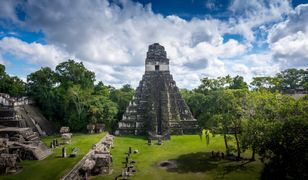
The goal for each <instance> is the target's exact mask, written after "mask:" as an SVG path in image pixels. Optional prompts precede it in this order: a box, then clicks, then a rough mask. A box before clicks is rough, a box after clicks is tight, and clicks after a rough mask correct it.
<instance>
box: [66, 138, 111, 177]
mask: <svg viewBox="0 0 308 180" xmlns="http://www.w3.org/2000/svg"><path fill="white" fill-rule="evenodd" d="M106 142H111V144H113V136H112V135H109V134H107V135H106V136H105V137H104V138H103V139H101V140H100V141H99V142H98V143H96V144H94V145H93V148H92V149H91V150H90V151H89V152H88V153H87V154H86V155H85V156H84V157H83V158H82V159H81V161H79V163H77V164H76V165H75V167H74V168H73V169H72V170H71V171H70V172H69V173H67V174H66V175H65V176H64V177H62V178H61V180H72V179H76V180H79V179H89V178H88V177H89V176H96V175H109V174H111V173H112V155H111V153H110V148H111V147H110V148H109V147H108V146H106V145H105V144H106ZM109 144H110V143H109Z"/></svg>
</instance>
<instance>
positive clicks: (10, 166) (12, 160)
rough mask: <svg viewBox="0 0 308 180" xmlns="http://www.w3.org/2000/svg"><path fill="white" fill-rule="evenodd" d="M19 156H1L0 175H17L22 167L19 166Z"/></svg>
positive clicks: (3, 154) (4, 154)
mask: <svg viewBox="0 0 308 180" xmlns="http://www.w3.org/2000/svg"><path fill="white" fill-rule="evenodd" d="M18 159H19V158H18V156H17V155H16V154H7V153H1V154H0V174H9V173H16V172H17V171H19V170H21V169H22V167H21V166H20V165H18V163H17V160H18Z"/></svg>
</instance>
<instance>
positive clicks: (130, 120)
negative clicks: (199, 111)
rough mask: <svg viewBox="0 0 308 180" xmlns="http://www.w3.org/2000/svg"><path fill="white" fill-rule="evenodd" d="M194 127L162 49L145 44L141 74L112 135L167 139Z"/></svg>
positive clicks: (190, 131) (189, 130)
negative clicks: (146, 50) (143, 69)
mask: <svg viewBox="0 0 308 180" xmlns="http://www.w3.org/2000/svg"><path fill="white" fill-rule="evenodd" d="M197 129H198V125H197V121H196V119H194V118H193V116H192V114H191V112H190V110H189V108H188V106H187V105H186V103H185V101H184V99H183V98H182V96H181V94H180V92H179V89H178V87H177V86H176V83H175V81H174V80H173V78H172V75H171V74H170V71H169V59H168V58H167V53H166V51H165V48H164V47H163V46H161V45H159V44H158V43H154V44H152V45H150V46H149V50H148V52H147V57H146V59H145V74H144V75H143V77H142V80H141V81H140V83H139V86H138V88H137V89H136V93H135V95H134V97H133V99H132V100H131V102H130V103H129V106H128V107H127V109H126V112H125V113H124V115H123V118H122V120H121V121H120V122H119V124H118V129H117V131H116V134H118V135H124V134H135V135H148V136H149V137H150V138H152V139H157V138H162V139H170V134H191V133H195V132H196V131H197Z"/></svg>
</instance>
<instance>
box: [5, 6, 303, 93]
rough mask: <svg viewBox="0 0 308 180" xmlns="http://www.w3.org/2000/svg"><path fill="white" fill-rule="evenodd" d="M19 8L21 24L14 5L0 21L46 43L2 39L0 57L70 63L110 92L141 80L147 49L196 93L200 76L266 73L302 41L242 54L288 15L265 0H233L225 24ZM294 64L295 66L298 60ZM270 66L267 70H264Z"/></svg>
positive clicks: (118, 11)
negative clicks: (154, 47) (161, 51)
mask: <svg viewBox="0 0 308 180" xmlns="http://www.w3.org/2000/svg"><path fill="white" fill-rule="evenodd" d="M12 2H13V1H12ZM16 2H18V1H16ZM208 2H212V1H208ZM19 3H23V5H22V7H23V10H24V11H25V14H26V18H25V21H21V20H18V18H17V17H16V14H14V13H12V12H13V10H14V8H12V7H15V6H16V3H15V1H14V3H6V6H5V7H1V8H2V9H6V10H5V11H3V12H4V13H2V14H1V13H0V18H1V17H6V18H8V19H10V20H11V21H13V22H16V24H17V25H19V26H20V27H21V28H25V29H27V30H31V31H35V32H38V31H41V32H42V33H43V34H44V36H45V40H46V42H47V43H48V44H47V45H43V44H40V43H37V42H33V43H27V42H24V41H22V40H19V39H16V38H4V39H2V40H0V53H2V54H4V53H12V54H14V55H15V56H16V57H18V58H19V59H25V60H27V61H28V62H29V63H33V64H37V65H40V66H51V67H54V66H55V65H56V64H57V63H59V62H62V61H64V60H66V59H68V58H71V57H75V59H78V60H82V61H83V62H84V64H85V66H86V67H87V68H89V69H90V70H92V71H94V72H95V73H96V75H97V78H96V79H97V80H102V81H103V82H104V83H106V84H111V85H115V86H117V87H119V86H121V85H122V84H125V83H129V84H132V85H133V86H137V85H138V82H139V81H140V80H141V76H142V74H143V73H144V67H143V64H144V60H145V56H146V51H147V47H148V45H149V44H152V43H154V42H159V43H160V44H161V45H163V46H164V47H165V49H166V51H167V54H168V57H169V58H170V63H171V67H170V69H171V73H172V74H173V76H174V78H175V79H176V81H177V84H178V85H179V87H181V88H183V87H189V88H193V87H196V86H197V85H198V84H199V82H200V81H199V79H200V78H202V77H204V76H210V77H217V76H223V75H227V74H234V73H241V75H243V76H247V77H251V76H252V75H259V74H272V72H273V71H275V72H276V70H277V69H279V66H277V69H275V68H276V65H275V66H273V63H274V62H276V63H277V61H273V60H274V59H275V58H276V57H278V56H277V55H279V54H280V55H283V56H284V58H286V59H287V58H289V56H286V54H285V51H283V49H282V48H281V44H282V43H289V42H290V43H289V44H290V45H292V43H291V41H292V42H294V43H293V45H292V46H296V47H298V48H297V49H298V51H300V48H301V47H302V46H305V45H306V44H305V43H304V44H303V43H300V42H299V40H300V39H301V38H303V37H302V35H301V36H300V35H297V37H293V36H295V35H293V36H290V37H289V36H288V38H285V39H284V40H283V39H281V41H280V40H278V41H275V42H274V41H269V43H270V48H271V49H272V50H273V51H274V52H275V53H272V52H266V53H264V52H260V53H257V52H253V53H251V52H250V51H251V48H252V44H253V43H254V42H255V41H256V34H255V29H259V30H260V31H262V32H264V34H266V33H267V31H268V28H269V26H267V24H268V23H277V22H280V21H282V20H283V16H284V15H285V14H288V13H290V12H292V11H291V7H290V4H289V2H288V1H280V0H273V1H269V3H268V4H267V5H265V4H266V3H265V1H256V0H252V1H246V0H234V1H233V2H232V4H231V6H230V8H229V9H230V11H231V12H232V18H229V19H228V20H219V19H213V18H211V17H208V18H203V19H198V18H193V19H192V20H189V21H188V20H184V19H182V18H180V17H178V16H176V15H170V16H166V17H164V16H162V15H160V14H155V13H154V12H153V11H152V8H151V5H147V6H143V5H141V4H140V3H136V2H132V1H130V0H118V1H107V0H98V1H82V0H74V1H73V0H71V1H62V0H55V1H47V0H41V1H37V0H28V1H24V2H23V1H21V2H19ZM1 8H0V11H1ZM304 10H305V9H304V8H297V10H295V11H294V12H292V13H293V14H292V13H291V15H290V16H292V15H293V16H296V15H297V14H301V15H302V14H305V13H303V11H304ZM305 11H306V10H305ZM1 15H2V16H1ZM235 15H236V16H235ZM289 19H292V17H290V18H289ZM293 19H296V18H293ZM289 21H291V20H289ZM283 23H284V24H285V26H287V25H286V24H288V23H287V22H283ZM295 24H296V22H295ZM280 26H282V25H280ZM280 26H279V25H277V26H275V27H274V28H273V29H271V30H270V36H271V37H273V38H272V39H274V36H275V38H276V35H275V32H274V31H275V30H274V29H275V28H276V29H277V31H278V29H279V27H280ZM284 28H285V27H284ZM295 29H296V28H295ZM290 32H291V31H290ZM292 32H293V31H292ZM302 32H303V33H304V31H302ZM226 33H230V34H239V35H240V36H242V37H244V41H238V40H235V39H229V40H228V41H224V39H223V37H224V35H225V34H226ZM286 34H287V35H289V33H286ZM304 34H305V33H304ZM304 37H306V36H305V35H304ZM276 39H277V38H276ZM278 39H279V38H278ZM282 40H283V41H282ZM275 43H276V44H275ZM295 44H296V45H295ZM298 51H297V50H294V53H293V54H291V55H292V57H294V54H297V55H299V56H298V57H303V56H302V55H300V54H299V53H298ZM274 57H275V58H274ZM290 57H291V56H290ZM304 57H306V56H304ZM280 58H281V56H280ZM281 62H282V61H279V62H278V63H281ZM299 62H302V61H301V60H300V59H299ZM270 67H275V68H273V69H272V71H271V68H270Z"/></svg>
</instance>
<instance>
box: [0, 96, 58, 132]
mask: <svg viewBox="0 0 308 180" xmlns="http://www.w3.org/2000/svg"><path fill="white" fill-rule="evenodd" d="M0 126H5V127H19V128H26V127H28V128H31V129H32V130H33V131H35V132H37V133H38V134H39V135H46V134H47V135H51V134H53V126H52V123H51V122H50V121H48V120H47V119H46V118H45V117H44V116H43V115H42V114H41V113H40V111H39V109H38V108H37V107H36V106H35V103H34V102H33V101H32V100H30V99H29V98H28V97H21V98H15V97H11V96H9V95H8V94H4V93H0Z"/></svg>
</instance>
